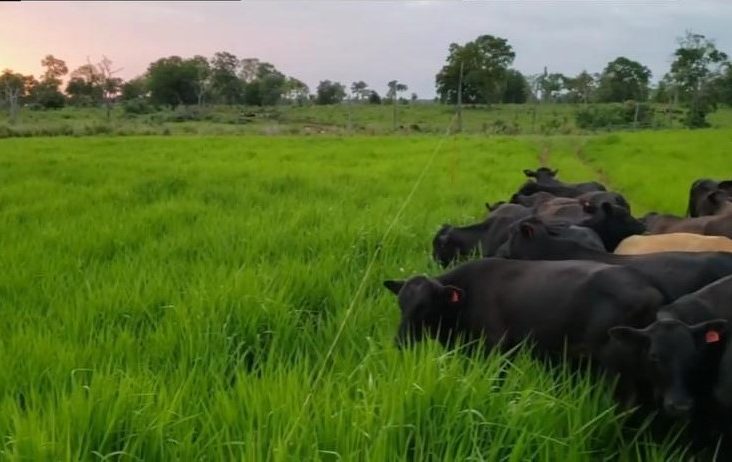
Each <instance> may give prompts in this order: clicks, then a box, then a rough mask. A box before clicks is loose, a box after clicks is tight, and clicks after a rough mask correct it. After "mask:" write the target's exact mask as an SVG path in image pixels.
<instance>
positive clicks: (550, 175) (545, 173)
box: [524, 167, 559, 182]
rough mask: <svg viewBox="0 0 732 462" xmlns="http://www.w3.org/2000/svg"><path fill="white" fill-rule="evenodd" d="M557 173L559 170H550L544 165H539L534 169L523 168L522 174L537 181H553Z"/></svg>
mask: <svg viewBox="0 0 732 462" xmlns="http://www.w3.org/2000/svg"><path fill="white" fill-rule="evenodd" d="M557 173H559V170H552V169H550V168H546V167H539V168H537V169H536V170H535V171H533V170H529V169H524V175H526V176H527V177H528V178H535V179H536V181H538V182H542V181H553V180H554V179H555V177H556V176H557Z"/></svg>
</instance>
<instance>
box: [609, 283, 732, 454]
mask: <svg viewBox="0 0 732 462" xmlns="http://www.w3.org/2000/svg"><path fill="white" fill-rule="evenodd" d="M730 321H732V276H728V277H726V278H723V279H720V280H719V281H717V282H715V283H713V284H710V285H708V286H706V287H704V288H702V289H700V290H698V291H697V292H694V293H692V294H688V295H686V296H684V297H681V298H679V299H678V300H676V301H675V302H674V303H672V304H670V305H668V306H665V307H662V308H661V309H660V310H659V312H658V314H657V321H656V322H654V323H653V324H651V325H649V326H648V327H646V328H643V329H638V328H635V327H628V326H620V327H615V328H612V329H611V330H610V335H612V336H613V338H614V339H615V343H617V344H619V345H622V346H624V347H625V348H627V349H629V355H632V356H634V357H635V358H636V359H635V360H636V361H639V362H640V363H641V366H642V368H641V370H643V371H644V372H642V374H644V375H645V376H646V377H647V378H648V379H650V381H651V383H652V385H653V387H654V388H655V391H656V393H655V394H656V395H657V396H659V397H660V399H661V400H662V407H663V409H664V411H665V412H666V413H667V414H668V415H671V416H685V417H686V416H688V417H689V418H690V423H691V425H690V429H691V436H692V438H693V443H694V446H695V449H702V448H704V447H712V448H714V449H715V450H718V451H719V453H718V456H719V458H718V459H717V460H729V459H730V457H732V441H730V437H731V436H732V369H731V368H732V342H730V340H729V322H730ZM626 380H628V378H627V377H626ZM720 443H721V445H720Z"/></svg>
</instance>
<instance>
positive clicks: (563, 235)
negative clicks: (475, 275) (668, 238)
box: [501, 217, 732, 303]
mask: <svg viewBox="0 0 732 462" xmlns="http://www.w3.org/2000/svg"><path fill="white" fill-rule="evenodd" d="M501 254H502V256H506V257H508V258H515V259H522V260H592V261H597V262H601V263H606V264H612V265H621V266H626V267H629V268H632V269H633V270H635V271H637V272H638V273H639V274H640V275H641V277H642V278H644V279H645V280H646V281H647V282H648V283H649V284H651V285H653V286H654V287H656V288H657V289H658V290H659V291H660V292H661V293H662V294H663V295H664V297H665V302H666V303H670V302H672V301H673V300H676V299H677V298H679V297H681V296H683V295H686V294H688V293H691V292H694V291H695V290H699V289H700V288H702V287H704V286H706V285H707V284H710V283H712V282H714V281H717V280H718V279H720V278H724V277H726V276H728V275H731V274H732V254H727V253H719V252H700V253H688V252H663V253H654V254H648V255H615V254H611V253H607V252H603V251H597V250H595V249H590V248H587V247H584V246H583V245H582V244H581V243H578V242H577V241H576V240H575V239H574V236H573V235H572V234H571V233H569V232H568V227H567V226H566V225H563V224H547V223H544V222H542V221H541V220H540V219H538V218H536V217H531V218H527V219H524V220H521V221H519V222H517V223H516V224H514V226H512V229H511V232H510V235H509V238H508V242H507V244H506V248H505V249H501Z"/></svg>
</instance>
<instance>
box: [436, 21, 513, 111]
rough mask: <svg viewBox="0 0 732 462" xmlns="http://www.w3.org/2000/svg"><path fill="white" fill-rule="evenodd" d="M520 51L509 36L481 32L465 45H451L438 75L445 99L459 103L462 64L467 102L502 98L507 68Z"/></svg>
mask: <svg viewBox="0 0 732 462" xmlns="http://www.w3.org/2000/svg"><path fill="white" fill-rule="evenodd" d="M515 56H516V54H515V53H514V52H513V48H512V47H511V45H509V44H508V41H507V40H506V39H503V38H500V37H494V36H492V35H481V36H480V37H478V38H477V39H475V40H474V41H472V42H468V43H466V44H465V45H458V44H457V43H452V44H450V47H449V53H448V57H447V63H446V64H445V65H444V66H443V67H442V69H441V70H440V72H438V74H437V76H436V77H435V84H436V87H437V93H438V94H439V95H440V100H441V101H442V102H447V103H451V104H455V103H456V102H457V92H458V83H459V80H460V66H461V65H462V66H463V88H462V98H463V101H464V102H466V103H471V104H474V103H488V104H489V103H493V102H497V101H499V100H500V98H501V95H502V92H503V88H504V85H505V78H506V71H507V70H508V66H510V65H511V63H512V62H513V60H514V58H515Z"/></svg>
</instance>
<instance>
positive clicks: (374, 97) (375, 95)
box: [368, 90, 381, 104]
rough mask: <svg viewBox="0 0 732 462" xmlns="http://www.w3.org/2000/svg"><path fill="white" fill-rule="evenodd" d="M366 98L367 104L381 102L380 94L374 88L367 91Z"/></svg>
mask: <svg viewBox="0 0 732 462" xmlns="http://www.w3.org/2000/svg"><path fill="white" fill-rule="evenodd" d="M368 100H369V104H381V96H379V94H378V93H377V92H376V91H375V90H371V91H370V92H369V97H368Z"/></svg>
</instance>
